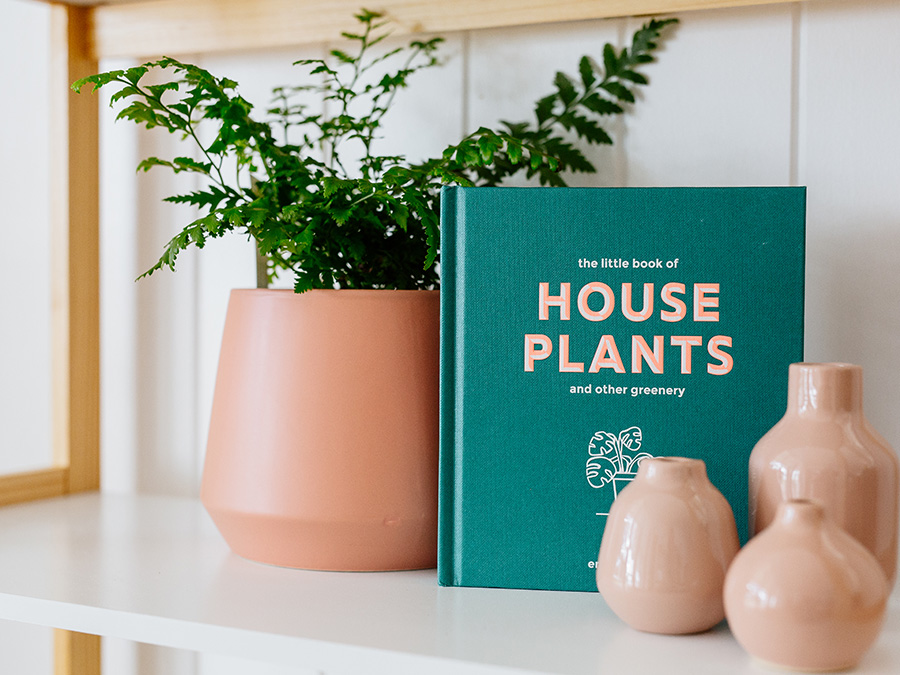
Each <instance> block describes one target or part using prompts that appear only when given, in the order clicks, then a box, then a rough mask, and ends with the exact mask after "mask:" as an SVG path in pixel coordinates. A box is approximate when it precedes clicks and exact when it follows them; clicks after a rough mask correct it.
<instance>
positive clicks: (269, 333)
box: [201, 290, 439, 571]
mask: <svg viewBox="0 0 900 675" xmlns="http://www.w3.org/2000/svg"><path fill="white" fill-rule="evenodd" d="M438 349H439V293H438V292H437V291H380V290H378V291H356V290H339V291H332V290H314V291H309V292H307V293H303V294H300V295H297V294H294V293H293V292H291V291H281V290H235V291H233V292H232V294H231V298H230V301H229V305H228V314H227V318H226V323H225V332H224V336H223V339H222V351H221V355H220V359H219V372H218V376H217V379H216V389H215V395H214V400H213V410H212V418H211V423H210V432H209V442H208V445H207V452H206V463H205V466H204V471H203V484H202V489H201V499H202V501H203V504H204V506H205V507H206V509H207V510H208V511H209V513H210V515H211V516H212V518H213V521H214V522H215V524H216V526H217V527H218V528H219V531H220V532H221V533H222V536H223V537H224V538H225V540H226V541H227V542H228V544H229V546H230V547H231V548H232V550H233V551H234V552H235V553H237V554H238V555H241V556H243V557H245V558H249V559H251V560H257V561H260V562H266V563H271V564H274V565H282V566H287V567H298V568H305V569H318V570H348V571H349V570H400V569H419V568H428V567H434V566H435V565H436V564H437V480H438V478H437V476H438V373H439V356H438Z"/></svg>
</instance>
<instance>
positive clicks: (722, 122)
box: [0, 0, 900, 675]
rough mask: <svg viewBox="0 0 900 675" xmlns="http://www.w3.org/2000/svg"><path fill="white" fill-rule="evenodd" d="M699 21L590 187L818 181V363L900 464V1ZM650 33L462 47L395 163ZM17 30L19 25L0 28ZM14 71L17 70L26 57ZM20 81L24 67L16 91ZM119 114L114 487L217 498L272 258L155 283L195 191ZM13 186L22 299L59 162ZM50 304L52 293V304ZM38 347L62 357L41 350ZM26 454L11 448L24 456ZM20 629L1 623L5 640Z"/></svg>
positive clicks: (608, 25) (418, 91)
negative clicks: (854, 397)
mask: <svg viewBox="0 0 900 675" xmlns="http://www.w3.org/2000/svg"><path fill="white" fill-rule="evenodd" d="M25 7H27V8H28V10H29V11H32V10H34V7H36V5H33V4H31V3H25V2H22V0H0V11H2V12H3V17H4V18H5V17H7V16H11V14H9V12H13V11H17V10H20V9H24V8H25ZM34 11H41V10H34ZM15 16H17V17H18V16H22V15H21V14H16V15H15ZM32 16H33V15H32ZM680 18H681V19H682V24H681V25H680V26H679V27H677V29H675V31H674V33H673V35H672V37H671V38H670V39H669V40H668V41H667V43H666V47H665V49H664V50H663V52H662V54H661V56H660V62H659V63H657V64H654V65H652V66H649V67H648V68H647V70H646V72H647V73H648V75H649V76H650V78H651V85H650V87H648V88H646V89H645V90H644V91H643V92H642V93H641V96H640V100H639V102H638V105H637V106H636V108H635V110H634V112H633V113H632V114H631V115H629V116H628V118H627V119H624V120H616V121H614V122H613V123H611V125H610V127H609V130H610V131H611V132H612V134H613V136H614V137H615V139H616V145H615V146H614V147H612V148H599V149H593V150H591V157H592V158H593V159H594V160H595V161H596V162H597V163H598V164H599V165H600V172H599V173H598V174H597V175H594V176H583V175H582V176H576V177H574V179H573V180H572V183H573V184H576V185H622V186H629V185H641V186H644V185H715V186H717V185H766V184H771V185H785V184H799V185H807V186H808V188H809V191H808V257H807V294H806V297H807V316H806V332H807V336H806V337H807V348H806V353H807V358H808V359H809V360H816V361H825V360H845V361H851V362H857V363H860V364H862V365H863V366H864V368H865V372H866V393H865V405H866V408H867V413H868V416H869V418H870V420H871V421H872V423H873V424H874V426H875V427H876V428H877V429H879V430H880V431H881V432H882V434H883V435H884V436H885V437H886V438H887V439H888V441H889V442H890V443H891V444H892V445H893V446H894V447H895V448H900V415H898V414H897V410H898V407H900V349H898V337H897V336H898V335H900V125H898V123H897V121H898V120H900V42H898V41H897V37H896V36H897V35H898V34H900V3H896V2H894V1H893V0H873V1H869V2H865V3H860V2H852V1H847V0H840V1H838V0H834V1H830V0H818V1H817V2H815V3H808V4H802V5H773V6H767V7H756V8H744V9H733V10H717V11H707V12H695V13H686V14H684V15H682V16H681V17H680ZM639 23H640V22H639V21H638V20H617V21H591V22H579V23H565V24H558V25H552V26H542V27H523V28H515V29H502V30H486V31H473V32H469V33H465V34H454V35H449V36H447V37H448V40H447V43H446V45H445V47H444V50H443V53H444V55H445V58H446V64H445V65H444V66H443V67H442V68H441V69H439V70H434V71H431V72H430V73H426V74H420V75H419V76H418V78H417V79H416V80H413V82H412V87H411V88H410V89H409V90H408V91H405V92H402V93H401V94H400V97H399V99H398V104H397V111H396V112H395V114H394V116H393V117H392V118H390V120H389V124H388V128H387V132H386V135H387V138H386V140H385V146H384V147H385V148H386V150H387V151H389V152H397V153H405V154H407V155H409V156H410V157H413V158H419V157H423V156H426V155H432V154H434V153H436V152H439V151H440V150H441V149H442V148H443V147H444V146H445V145H446V144H447V143H449V142H451V141H454V140H457V139H458V138H459V137H460V135H461V134H462V133H464V132H467V131H471V130H473V129H475V128H477V127H478V126H479V125H482V124H489V125H493V124H495V123H496V121H497V120H498V119H508V120H510V121H516V120H520V119H525V118H527V117H529V116H530V115H531V110H532V105H533V102H534V101H535V100H536V99H537V98H538V97H539V96H541V95H542V94H544V93H547V92H549V91H550V90H551V89H552V84H551V83H552V79H553V75H554V73H555V71H556V70H559V69H562V70H565V71H567V72H571V73H574V72H576V65H577V61H578V58H579V57H580V56H581V55H582V54H593V55H596V56H599V54H600V48H601V46H602V44H603V43H604V42H606V41H613V42H616V43H620V44H621V43H622V41H624V40H625V39H627V38H628V37H629V36H630V35H631V33H632V31H633V30H634V29H636V28H637V27H638V25H639ZM8 25H9V24H8V22H4V21H0V30H4V31H7V28H8ZM7 32H10V31H7ZM18 32H20V31H17V30H13V31H11V32H10V35H9V36H7V37H5V38H4V39H0V43H2V44H0V50H3V51H4V53H9V51H10V49H12V50H16V49H19V50H21V49H22V46H21V45H15V43H13V42H11V41H12V40H13V37H14V35H15V34H16V33H18ZM3 35H6V32H4V33H3ZM11 44H12V45H13V46H10V45H11ZM38 51H40V50H38ZM325 52H326V48H325V47H324V46H318V47H308V48H304V49H299V50H279V51H271V52H254V53H241V54H228V55H218V56H214V57H202V58H199V62H200V63H201V65H204V66H205V67H207V68H209V69H210V70H212V71H213V72H216V73H218V74H220V75H227V76H228V77H231V78H233V79H236V80H238V81H239V82H241V83H242V87H241V92H242V94H243V95H244V96H245V97H247V98H248V99H250V100H251V101H253V102H254V103H256V104H257V105H258V106H265V104H266V103H267V102H268V92H269V91H270V89H271V87H272V86H274V85H279V84H285V83H290V82H291V81H292V78H293V76H294V75H295V72H294V69H293V68H292V67H291V65H290V63H291V62H292V61H293V60H295V59H298V58H304V57H313V56H321V55H323V54H324V53H325ZM34 58H35V59H38V60H39V58H41V57H40V55H39V54H38V55H35V57H34ZM188 60H190V59H188ZM0 63H3V66H2V67H3V68H4V69H7V68H10V65H9V64H10V59H9V58H8V57H7V58H4V59H0ZM103 65H104V67H109V68H111V67H118V66H121V65H123V64H120V63H106V64H103ZM16 73H18V70H16V71H15V73H14V72H13V71H12V70H10V72H9V74H7V70H4V71H3V74H4V82H5V83H6V84H7V85H8V84H9V83H10V82H11V80H10V79H9V78H12V77H14V76H15V74H16ZM6 90H7V91H10V89H9V87H7V89H6ZM6 100H7V99H6V98H4V101H6ZM19 100H25V99H19ZM28 100H29V101H30V100H31V99H28ZM43 105H45V104H43ZM41 106H42V104H41V103H40V102H39V101H38V102H36V103H29V104H28V105H27V106H25V107H27V110H18V109H13V110H12V112H10V111H9V110H4V113H3V114H4V115H9V114H17V115H18V116H17V117H13V118H9V117H4V118H3V127H4V128H5V129H7V130H8V129H10V128H16V129H18V128H22V129H26V128H27V129H28V130H29V131H28V133H33V134H35V135H34V136H33V141H32V146H31V147H32V148H33V149H35V152H34V153H31V154H30V155H29V157H30V158H31V159H30V160H29V161H32V160H34V158H36V157H38V154H39V153H38V150H39V151H40V153H46V151H47V150H46V148H45V147H43V146H42V143H44V140H43V138H42V136H41V130H40V125H41V124H42V119H43V118H42V117H41V115H42V114H43V113H42V111H41ZM2 107H3V108H8V107H9V106H2ZM112 117H113V113H111V112H108V113H105V116H104V119H103V122H102V167H103V174H102V186H103V187H102V195H101V198H102V219H103V222H102V232H103V243H102V260H103V269H102V294H103V297H102V303H103V304H102V309H103V319H102V321H103V328H102V338H103V346H102V349H103V380H102V384H103V439H104V441H103V442H104V446H103V472H104V473H103V481H104V488H105V489H107V490H111V491H123V492H153V493H169V494H182V495H196V494H197V493H198V491H199V476H200V470H201V466H202V459H203V447H204V444H205V436H206V425H207V419H208V416H209V410H210V406H211V400H212V387H213V384H214V378H215V369H216V360H217V353H218V346H219V340H220V336H221V330H222V325H223V323H224V314H225V308H226V303H227V298H228V291H229V289H231V288H233V287H247V286H252V285H253V284H254V280H255V274H254V251H253V247H252V245H251V244H250V243H249V242H246V241H241V240H240V239H232V240H227V239H226V240H220V241H216V242H212V243H210V244H209V245H208V247H207V249H206V250H204V251H203V252H202V253H201V255H199V256H197V255H195V254H187V255H185V256H184V257H183V258H182V260H181V264H180V266H179V270H178V272H177V273H176V274H171V273H168V272H165V271H164V272H161V273H159V274H156V275H154V276H153V277H152V278H150V279H146V280H143V281H140V282H138V283H135V282H134V278H135V277H136V276H137V275H138V274H140V273H141V272H143V271H144V270H145V269H146V268H147V267H149V266H150V265H151V264H152V263H153V262H154V261H155V259H156V257H157V256H158V254H159V253H160V251H161V248H162V246H163V244H164V243H165V242H166V241H167V240H168V238H169V237H170V236H171V235H172V234H173V233H174V232H175V231H177V229H178V228H179V226H181V225H183V224H184V223H185V222H187V219H188V218H190V215H191V214H190V212H189V210H186V209H180V208H176V207H173V206H171V205H168V204H161V203H160V201H159V200H160V198H161V197H162V196H164V195H167V194H170V193H171V192H172V191H173V190H179V191H181V190H185V189H189V188H190V183H189V182H187V183H185V182H184V181H183V180H180V179H179V181H177V182H176V181H175V179H174V178H173V177H171V176H169V175H167V174H166V173H165V172H164V171H163V170H161V169H157V170H154V171H152V172H150V173H149V174H141V175H140V176H138V175H136V174H135V172H134V167H135V165H136V164H137V161H138V159H139V158H140V157H142V156H145V155H147V154H159V155H167V154H171V153H172V152H173V139H172V138H171V137H169V136H167V135H166V134H164V133H162V134H146V133H144V132H139V131H137V130H136V129H134V128H132V127H131V126H129V125H127V124H124V123H120V124H113V122H112ZM10 120H11V121H10ZM2 139H3V143H4V145H3V151H4V155H6V154H7V152H8V150H7V148H8V147H9V144H11V143H13V142H16V141H18V139H17V138H14V137H13V135H11V134H10V133H9V132H8V131H6V132H5V133H4V134H3V136H2ZM9 169H10V167H9V166H7V167H6V168H5V169H4V170H5V171H6V172H7V173H4V175H3V180H2V181H0V185H3V189H4V196H7V192H6V190H7V189H8V188H9V186H15V187H13V190H14V192H10V193H9V194H10V195H19V194H27V193H28V190H31V194H32V195H34V197H30V198H29V199H28V200H27V202H25V200H21V201H17V200H15V199H11V198H10V197H9V196H7V199H5V200H4V201H5V202H6V203H7V204H12V207H11V208H12V210H11V211H10V210H9V209H8V210H7V212H6V213H7V225H6V227H4V230H3V231H4V235H3V246H2V247H0V256H3V257H2V259H0V263H2V264H0V274H7V273H9V274H13V276H12V277H11V278H10V280H7V277H6V276H4V277H2V278H3V280H4V285H5V286H11V287H14V286H16V285H17V284H20V283H21V281H20V280H21V279H22V275H24V274H27V275H28V276H29V277H30V278H32V279H37V278H38V277H39V276H40V275H39V274H37V273H36V272H35V270H36V269H38V268H36V267H35V265H36V264H37V263H36V262H35V260H34V259H25V260H24V261H23V259H22V257H21V254H19V255H17V254H16V253H15V252H16V251H20V250H21V247H22V242H20V241H18V240H15V239H14V237H17V236H21V235H22V234H23V233H24V232H25V230H24V229H23V228H22V227H20V226H19V225H21V223H23V222H30V221H31V220H35V221H37V220H39V219H41V218H46V214H45V213H44V211H43V210H42V209H43V208H44V205H45V204H46V201H47V195H46V193H44V192H41V189H42V188H41V187H40V186H39V184H38V183H39V181H29V180H28V176H30V175H32V174H34V175H37V173H39V171H41V170H44V169H42V167H41V165H40V163H39V162H38V165H30V164H29V165H26V164H23V165H21V168H20V169H18V170H16V171H12V172H9ZM22 174H24V177H23V175H22ZM16 181H19V182H16ZM10 214H12V217H9V215H10ZM13 224H14V225H17V226H19V227H16V228H13V227H12V225H13ZM17 233H18V234H17ZM28 235H29V237H31V236H37V237H40V236H42V235H40V234H39V233H36V232H34V231H29V232H28ZM42 241H43V240H42ZM11 261H19V267H18V268H15V269H18V270H19V271H18V272H15V273H13V272H9V270H12V269H14V267H13V262H11ZM23 262H24V263H25V264H24V266H23ZM41 264H43V263H41ZM40 269H42V270H43V271H46V270H47V268H46V267H45V268H40ZM35 288H36V291H35V292H37V293H38V294H42V293H44V294H45V293H47V292H48V291H47V290H46V289H42V288H40V287H39V285H38V286H35ZM0 300H2V302H3V306H2V308H3V310H4V312H5V311H6V307H7V306H8V305H9V303H12V302H15V301H16V300H15V299H14V298H12V297H11V295H10V293H3V294H2V295H0ZM13 311H14V313H15V312H19V313H21V312H22V311H23V310H21V308H18V307H13ZM4 315H6V314H4ZM4 328H5V329H6V330H4V331H3V333H2V337H0V340H2V344H3V347H4V360H3V364H4V368H6V367H7V365H6V364H7V363H10V362H11V361H10V355H12V354H15V355H18V354H20V353H21V349H23V346H22V340H21V339H20V337H17V334H16V333H15V331H13V330H11V329H10V328H7V326H5V325H4ZM28 342H30V343H31V344H30V345H29V347H30V348H35V349H42V348H43V347H41V346H40V344H39V341H35V340H29V341H28ZM17 358H18V357H17ZM45 369H46V363H40V359H39V358H38V359H37V360H36V361H35V370H33V371H32V372H33V373H34V377H35V378H46V377H49V375H48V374H47V372H48V371H46V370H45ZM7 372H8V371H4V379H9V376H8V375H7V374H6V373H7ZM773 395H775V396H780V395H783V394H782V393H781V392H773ZM4 401H6V399H4ZM5 406H6V403H4V407H5ZM41 414H43V413H35V414H34V415H33V416H30V417H28V416H26V417H25V419H26V420H27V421H28V424H30V425H31V428H32V429H34V430H35V435H32V436H31V438H39V433H40V428H41V425H45V424H46V420H45V419H44V418H42V417H40V415H41ZM4 419H5V418H4ZM4 424H5V423H4ZM11 437H12V436H10V435H9V433H7V432H5V435H4V441H3V443H4V446H3V447H4V452H6V449H5V448H6V447H7V446H8V441H7V439H8V438H11ZM5 630H6V629H5V627H3V626H0V633H3V632H4V631H5ZM106 660H107V672H116V673H125V674H126V675H127V674H128V673H132V672H134V673H141V674H142V675H155V674H156V673H166V675H182V674H184V675H188V674H192V675H211V674H212V673H216V674H217V675H218V674H221V675H231V674H232V673H238V672H250V671H251V670H252V672H254V673H259V674H260V675H264V674H265V673H266V672H267V671H266V670H265V668H263V667H262V666H255V665H254V666H253V667H252V668H250V667H248V664H246V663H240V664H238V663H236V662H232V661H229V660H227V659H225V660H223V659H220V658H218V657H202V656H198V655H194V654H186V653H178V652H173V651H171V650H153V649H151V648H140V649H134V648H132V647H129V646H128V645H124V644H121V643H116V642H113V641H110V644H109V653H108V655H107V657H106ZM19 672H23V673H24V672H25V671H19ZM278 672H279V673H281V672H283V671H278ZM27 675H31V673H27Z"/></svg>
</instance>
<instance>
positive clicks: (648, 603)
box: [597, 457, 740, 634]
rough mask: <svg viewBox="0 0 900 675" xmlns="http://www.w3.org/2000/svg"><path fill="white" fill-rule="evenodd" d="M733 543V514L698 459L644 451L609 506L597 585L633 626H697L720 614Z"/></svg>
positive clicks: (685, 629)
mask: <svg viewBox="0 0 900 675" xmlns="http://www.w3.org/2000/svg"><path fill="white" fill-rule="evenodd" d="M739 546H740V544H739V542H738V534H737V527H736V526H735V522H734V514H733V512H732V510H731V507H730V506H729V504H728V502H727V501H726V500H725V497H723V496H722V493H720V492H719V491H718V490H717V489H716V488H715V487H714V486H713V485H712V483H710V482H709V479H708V478H707V476H706V465H705V464H704V463H703V461H701V460H699V459H687V458H683V457H656V458H652V459H651V458H648V459H644V460H642V461H641V464H640V468H639V469H638V474H637V477H636V478H635V479H634V481H633V482H632V483H631V484H630V485H629V486H628V487H626V488H625V489H624V490H622V493H621V494H620V495H619V496H618V497H617V498H616V500H615V501H614V502H613V505H612V508H611V509H610V513H609V518H608V520H607V522H606V529H605V530H604V532H603V539H602V542H601V544H600V555H599V560H598V561H597V589H598V590H599V591H600V593H601V594H602V595H603V599H604V600H606V602H607V604H608V605H609V606H610V608H611V609H612V610H613V612H615V613H616V615H617V616H618V617H619V618H620V619H622V620H623V621H624V622H625V623H627V624H628V625H629V626H631V627H632V628H636V629H637V630H642V631H647V632H650V633H667V634H681V633H698V632H700V631H704V630H707V629H709V628H712V627H713V626H715V625H716V624H717V623H719V622H720V621H721V620H722V619H723V618H724V617H725V610H724V607H723V605H722V586H723V584H724V581H725V572H726V570H727V569H728V565H729V563H730V562H731V560H732V559H733V558H734V556H735V554H736V553H737V551H738V548H739Z"/></svg>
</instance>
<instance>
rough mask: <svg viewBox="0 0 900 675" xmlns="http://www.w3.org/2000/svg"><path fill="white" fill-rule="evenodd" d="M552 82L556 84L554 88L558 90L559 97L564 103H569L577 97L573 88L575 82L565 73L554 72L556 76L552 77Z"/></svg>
mask: <svg viewBox="0 0 900 675" xmlns="http://www.w3.org/2000/svg"><path fill="white" fill-rule="evenodd" d="M553 83H554V84H555V85H556V89H557V90H558V91H559V98H560V100H561V101H562V102H563V104H564V105H569V104H570V103H571V102H572V101H574V100H575V99H576V98H577V97H578V92H577V90H576V89H575V84H574V83H573V82H572V80H571V79H569V76H568V75H566V74H565V73H563V72H558V73H556V77H555V78H554V80H553Z"/></svg>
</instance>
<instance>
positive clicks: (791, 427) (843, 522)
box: [750, 363, 900, 584]
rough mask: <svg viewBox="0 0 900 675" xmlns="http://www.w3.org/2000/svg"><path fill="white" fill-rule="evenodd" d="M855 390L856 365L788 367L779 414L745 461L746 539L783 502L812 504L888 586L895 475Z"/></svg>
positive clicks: (858, 384)
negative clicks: (866, 555) (860, 549)
mask: <svg viewBox="0 0 900 675" xmlns="http://www.w3.org/2000/svg"><path fill="white" fill-rule="evenodd" d="M862 385H863V373H862V368H861V367H860V366H856V365H851V364H846V363H795V364H792V365H791V367H790V372H789V380H788V404H787V412H786V413H785V415H784V417H783V418H782V419H781V420H780V421H779V422H778V423H777V424H776V425H775V426H774V427H773V428H772V429H771V430H770V431H769V432H768V433H767V434H766V435H765V436H764V437H763V438H762V439H761V440H760V441H759V443H757V445H756V447H755V448H754V449H753V452H752V454H751V455H750V532H751V535H752V534H755V533H757V532H760V531H762V530H763V529H764V528H765V527H766V526H768V525H769V523H771V522H772V520H773V518H774V517H775V512H776V510H777V509H778V506H779V504H780V503H781V502H783V501H785V500H788V499H813V500H816V501H818V502H819V503H821V504H822V505H823V506H824V508H825V511H826V512H827V514H828V516H829V517H830V518H831V519H833V520H834V522H836V523H837V524H838V525H840V526H841V527H843V528H844V529H845V530H846V531H847V532H849V533H850V534H852V535H853V536H854V537H856V539H858V540H859V541H860V542H861V543H862V544H863V545H864V546H866V548H868V549H869V550H870V551H871V552H872V553H873V554H874V555H875V557H876V558H877V559H878V562H879V563H880V564H881V566H882V569H883V570H884V572H885V575H886V576H887V577H888V580H889V582H890V583H891V584H893V582H894V579H895V577H896V569H897V531H898V485H900V469H898V461H897V456H896V454H895V453H894V451H893V450H892V449H891V448H890V446H888V444H887V442H886V441H885V440H884V439H883V438H882V437H881V436H880V435H879V434H878V433H877V432H876V431H875V430H874V429H872V427H871V425H870V424H869V423H868V422H867V421H866V418H865V416H864V415H863V408H862V396H863V395H862Z"/></svg>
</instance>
